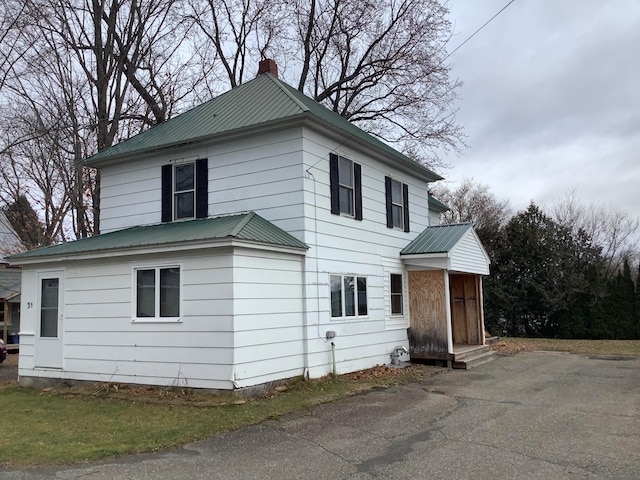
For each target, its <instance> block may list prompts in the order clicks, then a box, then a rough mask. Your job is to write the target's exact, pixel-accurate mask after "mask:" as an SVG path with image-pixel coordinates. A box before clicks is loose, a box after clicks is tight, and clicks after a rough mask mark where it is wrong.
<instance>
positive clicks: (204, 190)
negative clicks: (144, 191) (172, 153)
mask: <svg viewBox="0 0 640 480" xmlns="http://www.w3.org/2000/svg"><path fill="white" fill-rule="evenodd" d="M208 180H209V166H208V161H207V159H206V158H202V159H199V160H196V161H195V162H187V163H175V164H168V165H163V166H162V221H163V222H171V221H173V220H185V219H190V218H206V217H207V216H208V213H209V212H208V210H209V200H208V195H209V181H208Z"/></svg>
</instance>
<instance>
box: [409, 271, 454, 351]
mask: <svg viewBox="0 0 640 480" xmlns="http://www.w3.org/2000/svg"><path fill="white" fill-rule="evenodd" d="M409 310H410V313H411V326H410V328H409V345H410V347H411V352H412V353H445V354H446V353H447V352H448V342H447V305H446V295H445V282H444V271H442V270H431V271H429V270H428V271H412V272H409Z"/></svg>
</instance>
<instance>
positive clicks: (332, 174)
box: [329, 153, 340, 215]
mask: <svg viewBox="0 0 640 480" xmlns="http://www.w3.org/2000/svg"><path fill="white" fill-rule="evenodd" d="M329 180H330V182H331V213H333V214H334V215H340V184H339V181H338V155H336V154H335V153H330V154H329Z"/></svg>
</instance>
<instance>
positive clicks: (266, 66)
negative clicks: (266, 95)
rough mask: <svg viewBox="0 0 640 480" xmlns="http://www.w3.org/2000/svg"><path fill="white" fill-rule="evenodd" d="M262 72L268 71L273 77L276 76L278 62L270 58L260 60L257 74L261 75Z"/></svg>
mask: <svg viewBox="0 0 640 480" xmlns="http://www.w3.org/2000/svg"><path fill="white" fill-rule="evenodd" d="M263 73H270V74H271V75H273V76H274V77H276V78H278V64H277V63H276V61H275V60H272V59H270V58H266V59H264V60H260V63H259V64H258V75H262V74H263Z"/></svg>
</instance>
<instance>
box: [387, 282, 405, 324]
mask: <svg viewBox="0 0 640 480" xmlns="http://www.w3.org/2000/svg"><path fill="white" fill-rule="evenodd" d="M389 291H390V295H391V298H390V301H391V315H403V314H404V294H403V292H402V275H401V274H398V273H392V274H390V275H389Z"/></svg>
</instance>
